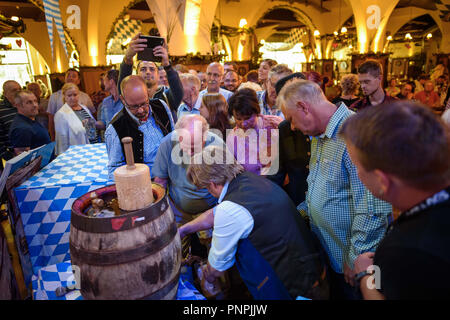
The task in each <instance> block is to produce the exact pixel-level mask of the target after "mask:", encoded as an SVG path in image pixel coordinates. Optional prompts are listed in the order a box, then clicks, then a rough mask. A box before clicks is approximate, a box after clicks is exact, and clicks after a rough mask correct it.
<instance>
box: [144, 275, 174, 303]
mask: <svg viewBox="0 0 450 320" xmlns="http://www.w3.org/2000/svg"><path fill="white" fill-rule="evenodd" d="M179 278H180V271H178V272H177V274H176V275H175V277H174V278H173V279H172V280H170V281H169V283H168V284H166V285H165V286H164V287H162V288H160V289H158V290H156V291H155V292H153V293H151V294H149V295H148V296H145V297H142V298H139V300H162V299H163V298H164V297H165V296H167V294H168V293H169V292H170V291H172V289H173V288H174V287H175V286H178V282H179ZM177 290H178V288H177Z"/></svg>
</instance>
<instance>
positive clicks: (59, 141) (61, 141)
mask: <svg viewBox="0 0 450 320" xmlns="http://www.w3.org/2000/svg"><path fill="white" fill-rule="evenodd" d="M62 96H63V102H64V105H63V106H62V107H61V108H60V109H59V110H58V112H56V114H55V141H56V154H58V155H59V154H61V153H63V152H64V151H66V150H67V149H68V148H69V147H70V146H73V145H81V144H88V143H96V142H98V136H97V130H96V127H95V118H94V117H93V116H92V114H91V112H90V111H89V109H88V108H87V107H86V106H84V105H82V104H80V103H79V97H80V90H79V89H78V87H77V85H75V84H73V83H66V84H65V85H64V86H63V87H62Z"/></svg>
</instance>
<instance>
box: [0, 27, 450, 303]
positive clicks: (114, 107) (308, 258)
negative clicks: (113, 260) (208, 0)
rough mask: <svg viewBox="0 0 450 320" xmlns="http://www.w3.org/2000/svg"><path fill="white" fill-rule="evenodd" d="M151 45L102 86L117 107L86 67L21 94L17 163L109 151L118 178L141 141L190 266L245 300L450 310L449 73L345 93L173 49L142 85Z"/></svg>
mask: <svg viewBox="0 0 450 320" xmlns="http://www.w3.org/2000/svg"><path fill="white" fill-rule="evenodd" d="M145 41H146V40H145V39H144V40H142V39H140V38H139V35H136V36H135V37H134V38H133V39H132V40H131V42H130V44H129V46H128V49H127V51H126V54H125V57H124V59H123V62H122V63H121V65H120V68H119V70H115V69H112V70H109V71H107V72H105V73H104V74H103V75H102V78H101V82H102V92H103V93H104V92H106V93H107V94H103V93H102V92H97V93H94V94H93V95H92V96H91V97H90V96H89V95H88V94H86V93H84V92H83V91H81V89H80V87H79V85H80V74H79V72H78V71H77V70H75V69H69V70H68V71H67V72H66V73H65V84H64V85H63V87H62V89H61V90H59V91H57V92H54V93H53V94H52V95H51V96H50V97H49V98H48V99H46V98H44V97H43V96H42V93H41V89H40V86H39V84H37V83H29V84H27V86H26V88H22V87H21V85H20V84H19V83H17V82H15V81H12V80H10V81H6V82H5V83H4V85H3V101H2V103H1V105H0V148H1V149H0V152H1V156H2V159H4V160H8V159H10V158H12V157H13V156H15V155H18V154H20V153H21V152H23V151H26V150H30V149H33V148H36V147H39V146H42V145H44V144H48V143H50V141H55V142H56V149H55V155H56V156H57V155H60V154H62V153H63V152H65V151H66V150H67V149H68V148H69V147H70V146H72V145H80V144H95V143H99V142H105V143H106V149H107V153H108V159H109V160H108V173H109V177H110V178H111V179H113V172H114V170H115V169H116V168H118V167H120V166H122V165H124V164H125V156H124V154H125V153H124V146H123V144H122V143H121V141H122V138H124V137H131V138H132V139H133V156H134V161H135V162H138V163H145V164H146V165H148V167H149V169H150V174H151V177H152V180H154V181H155V182H156V183H159V184H161V185H163V186H165V187H166V188H167V193H168V198H169V203H170V205H171V207H172V211H173V212H174V216H175V219H176V222H177V224H178V226H179V233H180V237H181V238H182V246H183V258H185V262H186V263H188V262H189V261H193V260H192V257H193V256H194V255H195V256H197V257H199V258H203V259H206V261H207V263H206V264H205V265H204V266H203V267H202V274H203V277H204V281H206V282H207V283H209V284H211V285H212V286H213V287H214V286H219V284H222V285H224V282H227V285H228V287H230V288H231V291H232V292H233V290H232V289H233V287H236V288H245V291H246V294H247V295H245V294H244V293H242V292H240V294H241V295H240V296H246V297H248V298H253V299H304V298H307V299H423V298H424V299H430V298H439V299H441V298H450V281H449V280H448V278H447V277H440V279H439V281H436V279H433V277H432V276H431V275H432V274H445V273H444V272H445V271H446V270H449V268H450V254H449V252H450V251H449V250H448V246H449V245H450V233H449V232H448V230H449V228H450V218H449V217H450V215H449V214H448V213H449V212H450V100H449V99H448V98H449V96H450V86H448V85H447V83H448V75H447V74H443V75H441V76H439V77H437V78H436V79H434V80H430V78H429V77H427V76H426V75H421V76H420V77H419V78H418V79H417V81H415V82H404V83H402V84H401V85H400V86H399V85H398V83H397V80H396V79H389V82H388V85H387V86H386V87H384V86H383V81H384V77H383V72H382V67H381V65H380V63H379V62H377V61H375V60H367V61H365V62H363V63H362V64H361V65H360V66H359V67H358V69H357V74H346V75H344V76H343V77H342V79H340V82H339V91H335V92H334V94H331V93H330V92H331V91H330V90H329V89H330V83H331V81H329V79H327V78H326V77H322V76H321V75H320V74H319V73H318V72H315V71H310V72H304V73H300V72H293V71H292V70H291V69H289V68H288V67H287V66H286V65H284V64H278V63H277V62H276V61H274V60H271V59H265V60H263V61H262V62H261V63H260V66H259V69H258V70H251V71H250V72H248V73H247V74H246V75H245V76H242V75H239V73H238V68H237V65H236V64H235V63H233V62H226V63H224V64H221V63H218V62H213V63H211V64H209V65H208V66H207V68H206V71H205V72H200V71H197V70H193V69H188V68H187V67H186V66H182V65H176V66H172V65H171V63H170V58H169V53H168V51H167V49H166V47H165V46H159V47H156V48H155V49H154V52H153V53H154V55H155V56H156V57H159V58H160V59H161V63H160V65H157V64H156V63H154V62H152V61H137V63H135V64H136V69H135V74H134V75H133V66H134V63H133V59H134V57H135V56H136V55H137V53H138V52H140V51H142V50H144V48H145V47H146V44H145V43H144V42H145ZM374 267H376V268H374ZM441 272H442V273H441ZM224 279H226V280H224ZM230 279H231V280H230ZM204 288H205V287H204V286H202V289H204ZM240 290H241V289H240ZM234 292H236V290H235V291H234ZM229 298H236V296H232V295H231V296H229Z"/></svg>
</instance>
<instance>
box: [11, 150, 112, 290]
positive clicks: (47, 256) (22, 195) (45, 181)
mask: <svg viewBox="0 0 450 320" xmlns="http://www.w3.org/2000/svg"><path fill="white" fill-rule="evenodd" d="M107 164H108V155H107V152H106V145H105V144H104V143H97V144H88V145H80V146H71V147H70V148H69V149H68V150H67V151H66V152H64V153H63V154H61V155H59V156H58V157H57V158H56V159H55V160H54V161H53V162H51V163H50V164H48V165H47V166H46V167H45V168H43V169H42V170H41V171H39V172H38V173H36V174H35V175H34V176H33V177H31V178H30V179H28V180H27V181H25V182H24V183H22V184H21V185H20V186H19V187H18V188H16V189H15V190H14V191H15V196H16V199H17V205H18V208H19V211H20V215H21V220H22V224H23V230H24V233H25V237H26V241H27V244H28V249H29V256H30V260H31V268H32V270H30V271H27V270H24V274H25V282H26V284H27V285H28V284H29V283H30V282H31V276H32V274H37V273H38V271H39V270H40V269H41V268H43V267H46V266H48V265H54V264H57V263H61V262H64V261H68V260H70V253H69V234H70V215H71V208H72V203H73V201H74V200H76V199H77V198H78V197H80V196H82V195H83V194H85V193H87V192H90V191H92V190H95V189H98V188H101V187H104V186H107V185H110V184H113V183H114V182H113V181H111V180H109V179H108V170H107Z"/></svg>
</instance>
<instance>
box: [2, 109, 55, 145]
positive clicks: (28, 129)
mask: <svg viewBox="0 0 450 320" xmlns="http://www.w3.org/2000/svg"><path fill="white" fill-rule="evenodd" d="M9 141H10V145H11V147H13V148H27V147H29V148H30V149H34V148H37V147H40V146H43V145H45V144H48V143H50V142H51V141H50V136H49V134H48V131H47V129H45V128H44V127H43V126H42V125H41V124H40V123H39V122H37V121H34V120H31V119H30V118H28V117H25V116H24V115H21V114H17V115H16V116H15V117H14V120H13V122H12V124H11V127H10V128H9Z"/></svg>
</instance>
